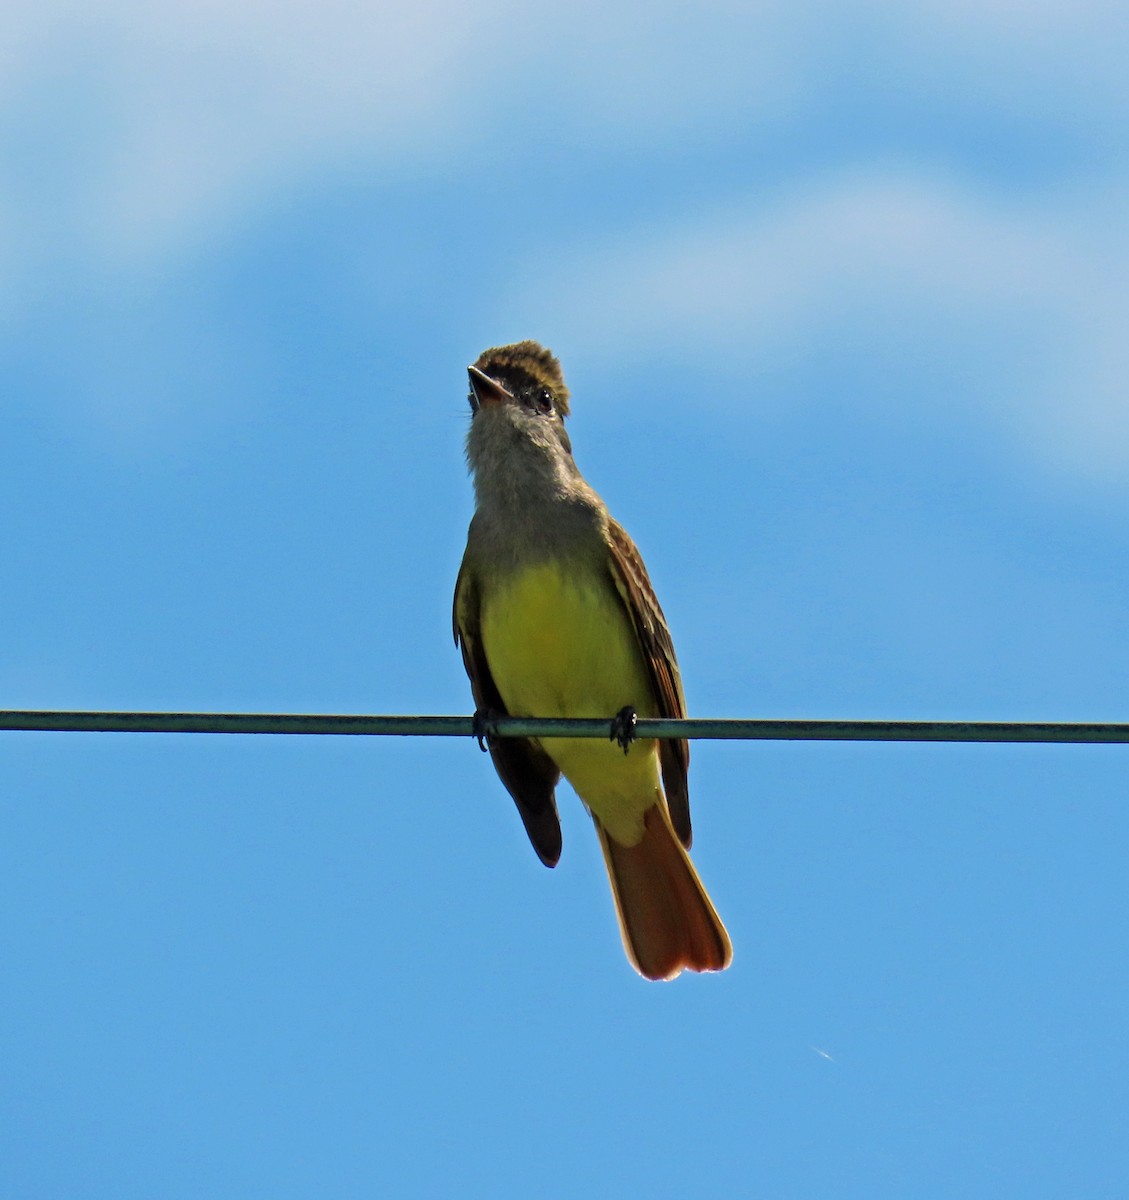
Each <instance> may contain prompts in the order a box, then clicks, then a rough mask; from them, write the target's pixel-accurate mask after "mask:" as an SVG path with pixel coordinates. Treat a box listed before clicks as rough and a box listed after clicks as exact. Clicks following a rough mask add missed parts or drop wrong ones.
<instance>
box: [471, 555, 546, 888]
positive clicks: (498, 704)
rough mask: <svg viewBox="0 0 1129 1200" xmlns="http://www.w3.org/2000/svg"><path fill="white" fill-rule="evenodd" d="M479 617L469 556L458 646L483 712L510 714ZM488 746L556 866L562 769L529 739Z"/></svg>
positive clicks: (541, 854)
mask: <svg viewBox="0 0 1129 1200" xmlns="http://www.w3.org/2000/svg"><path fill="white" fill-rule="evenodd" d="M478 618H479V594H478V586H477V584H476V582H475V579H474V573H473V571H471V570H468V568H467V561H466V559H465V558H464V559H463V564H462V566H461V567H460V568H459V577H458V580H457V581H456V583H455V604H454V631H455V645H456V646H458V647H459V648H460V649H461V650H462V653H463V666H464V667H466V673H467V675H468V676H469V677H470V688H471V691H472V693H473V694H474V703H475V705H476V707H477V709H478V711H479V712H481V713H488V714H489V715H491V716H497V717H505V716H509V713H508V712H507V710H506V706H505V704H504V703H503V701H502V697H501V696H500V695H499V693H498V688H497V685H496V684H495V683H494V677H493V676H492V675H491V674H490V666H489V663H487V661H486V653H485V651H484V650H483V648H482V638H481V636H480V632H479V619H478ZM488 745H489V747H490V757H491V759H492V760H493V762H494V769H495V770H496V771H497V772H498V777H499V778H500V779H501V781H502V782H503V783H504V784H505V785H506V790H507V791H508V792H509V793H510V795H511V796H512V797H513V798H514V803H515V804H516V805H517V810H518V812H519V813H520V814H521V819H522V822H523V823H524V825H525V832H526V833H527V834H529V840H530V841H531V842H532V843H533V849H534V850H536V851H537V856H538V858H540V859H541V861H542V862H543V863H544V864H545V866H547V867H555V866H556V865H557V860H558V859H559V858H560V856H561V821H560V817H559V816H558V815H557V802H556V798H555V796H554V791H555V789H556V786H557V781H558V780H559V779H560V777H561V773H560V771H559V770H558V769H557V766H556V764H555V763H554V762H553V760H552V759H551V758H550V757H549V756H548V755H547V754H546V753H545V752H544V750H542V749H541V747H540V746H538V745H537V744H536V743H535V742H531V741H529V739H528V738H493V739H488Z"/></svg>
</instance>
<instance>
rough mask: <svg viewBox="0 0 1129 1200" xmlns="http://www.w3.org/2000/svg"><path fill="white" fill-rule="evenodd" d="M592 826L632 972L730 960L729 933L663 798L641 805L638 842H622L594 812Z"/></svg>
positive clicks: (672, 970) (657, 973)
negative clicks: (645, 807) (649, 805)
mask: <svg viewBox="0 0 1129 1200" xmlns="http://www.w3.org/2000/svg"><path fill="white" fill-rule="evenodd" d="M596 829H597V831H598V833H599V835H600V845H601V846H602V847H603V851H604V862H605V863H606V864H607V868H608V877H609V879H610V880H611V885H612V894H613V895H614V897H615V908H616V915H617V916H618V917H619V931H620V933H621V934H622V935H623V948H624V949H625V950H626V951H627V957H628V958H629V959H630V960H631V964H632V966H634V967H635V969H636V970H637V971H638V972H639V974H640V975H644V976H646V978H648V979H673V978H674V977H675V976H676V975H677V974H678V973H679V972H680V971H681V970H682V969H683V968H688V969H689V970H691V971H722V970H724V969H725V968H726V967H727V966H729V963H730V962H731V960H732V958H733V946H732V943H731V942H730V941H729V934H728V933H726V932H725V926H724V925H723V924H722V923H721V918H720V917H719V916H718V915H717V911H716V909H715V908H714V906H713V904H712V903H711V901H710V898H709V896H708V895H707V894H706V889H705V888H704V887H703V886H702V881H701V880H700V879H699V878H698V875H697V872H696V871H695V870H694V864H693V863H692V862H691V861H690V857H689V855H688V854H687V853H686V851H685V850H684V849H683V848H682V846H681V845H680V844H679V841H678V839H677V838H676V837H675V835H674V830H673V828H672V827H671V824H670V816H669V815H668V814H667V811H666V805H665V804H663V803H661V802H660V803H657V804H655V805H654V806H653V807H652V808H649V809H648V810H647V813H646V815H645V817H644V823H643V840H642V841H641V842H639V844H638V845H637V846H621V845H620V844H619V843H618V842H617V841H615V840H614V839H613V838H612V837H610V836H609V835H608V833H607V831H606V830H605V829H604V827H603V826H602V825H601V824H600V822H599V820H597V821H596Z"/></svg>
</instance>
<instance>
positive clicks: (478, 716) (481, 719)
mask: <svg viewBox="0 0 1129 1200" xmlns="http://www.w3.org/2000/svg"><path fill="white" fill-rule="evenodd" d="M492 721H493V716H492V714H491V713H489V712H483V711H482V709H481V708H479V709H475V713H474V724H473V725H472V726H471V730H470V736H471V737H473V738H475V739H477V741H478V748H479V750H481V751H482V753H483V754H485V753H486V752H487V751H488V750H489V749H490V747H489V746H487V744H486V742H487V740H488V739H489V737H490V725H491V722H492Z"/></svg>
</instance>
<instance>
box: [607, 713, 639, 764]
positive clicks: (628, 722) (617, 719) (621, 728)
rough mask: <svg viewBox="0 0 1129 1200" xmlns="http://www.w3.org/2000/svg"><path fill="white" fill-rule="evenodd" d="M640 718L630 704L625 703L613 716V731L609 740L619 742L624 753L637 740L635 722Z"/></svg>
mask: <svg viewBox="0 0 1129 1200" xmlns="http://www.w3.org/2000/svg"><path fill="white" fill-rule="evenodd" d="M638 720H639V716H638V714H637V713H636V711H635V709H634V708H633V707H632V706H631V705H630V704H625V705H624V706H623V708H621V709H620V710H619V712H617V713H616V715H615V716H614V717H612V731H611V736H610V739H609V740H610V741H613V742H618V743H619V745H620V747H621V748H622V750H623V752H624V754H626V753H627V751H628V750H629V749H630V747H631V743H632V742H633V741H635V724H636V722H637V721H638Z"/></svg>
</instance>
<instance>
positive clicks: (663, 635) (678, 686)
mask: <svg viewBox="0 0 1129 1200" xmlns="http://www.w3.org/2000/svg"><path fill="white" fill-rule="evenodd" d="M608 544H609V547H610V549H611V573H612V578H613V580H614V582H615V586H616V589H617V591H618V592H619V594H620V596H622V597H623V601H624V603H625V604H626V605H627V610H628V612H629V613H630V614H631V620H632V623H633V624H634V626H635V634H636V636H637V637H638V639H639V646H640V649H641V650H642V651H643V659H644V662H645V663H646V666H647V673H648V675H649V676H650V679H651V684H652V687H653V689H654V696H655V703H656V705H657V706H658V715H659V716H660V717H667V718H670V719H672V720H678V719H681V718H683V717H685V716H686V698H685V696H684V695H683V693H682V676H681V674H680V673H679V670H678V661H677V659H676V658H675V656H674V642H673V641H672V640H671V636H670V629H669V628H668V626H667V623H666V618H665V617H664V616H663V611H662V608H661V607H660V606H659V601H658V597H657V596H656V595H655V589H654V588H653V587H652V586H651V580H650V577H649V576H648V575H647V568H646V567H645V566H644V565H643V559H642V557H641V556H640V554H639V551H638V550H637V549H636V547H635V543H634V542H633V541H632V540H631V538H630V537H629V536H628V534H627V531H626V530H625V529H624V528H623V526H622V525H620V524H619V523H618V522H616V521H613V520H612V519H611V518H609V519H608ZM659 764H660V766H661V768H662V777H663V790H664V791H665V792H666V801H667V805H668V806H669V808H670V820H671V824H672V825H673V826H674V831H675V833H677V834H678V838H679V841H681V842H682V844H683V845H684V846H685V847H686V849H687V850H689V848H690V842H691V838H692V831H691V829H690V793H689V788H688V784H687V772H688V770H689V767H690V743H689V742H687V741H685V740H684V739H674V738H663V739H662V740H661V741H660V742H659Z"/></svg>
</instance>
